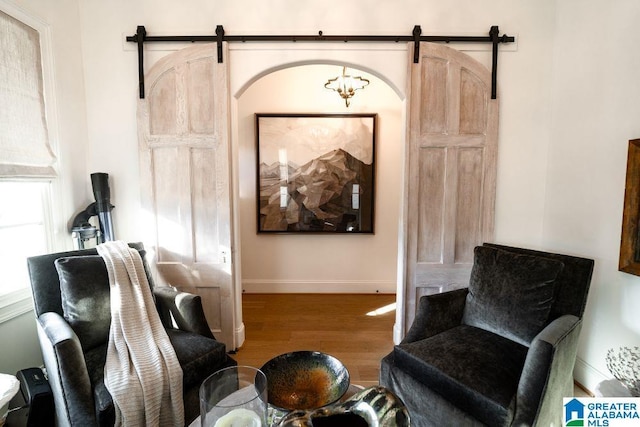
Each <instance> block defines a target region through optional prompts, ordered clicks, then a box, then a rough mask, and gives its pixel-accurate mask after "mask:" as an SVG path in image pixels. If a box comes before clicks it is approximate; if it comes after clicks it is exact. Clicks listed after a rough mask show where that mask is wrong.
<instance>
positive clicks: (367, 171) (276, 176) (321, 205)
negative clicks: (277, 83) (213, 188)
mask: <svg viewBox="0 0 640 427" xmlns="http://www.w3.org/2000/svg"><path fill="white" fill-rule="evenodd" d="M377 117H378V115H377V114H375V113H363V114H279V113H256V115H255V126H256V152H257V155H256V206H257V209H256V211H257V214H256V217H257V232H258V233H352V234H361V233H367V234H373V233H374V215H373V214H374V195H375V151H376V150H375V146H376V127H377V123H376V122H377Z"/></svg>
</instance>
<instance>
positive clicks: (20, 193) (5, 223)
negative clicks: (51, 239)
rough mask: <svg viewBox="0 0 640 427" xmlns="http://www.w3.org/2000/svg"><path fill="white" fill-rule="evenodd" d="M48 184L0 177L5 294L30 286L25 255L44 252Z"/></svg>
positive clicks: (0, 238)
mask: <svg viewBox="0 0 640 427" xmlns="http://www.w3.org/2000/svg"><path fill="white" fill-rule="evenodd" d="M47 190H48V184H45V183H41V182H19V181H18V182H11V181H0V200H2V201H9V203H2V204H1V205H0V271H2V276H3V277H2V288H1V289H0V295H5V294H8V293H11V292H14V291H17V290H19V289H23V288H27V287H28V286H29V277H28V275H27V269H26V268H25V266H26V261H25V260H26V258H27V257H29V256H32V255H35V254H42V253H46V252H47V249H48V247H49V244H48V237H47V236H48V233H47V229H48V227H47V218H48V216H49V211H50V210H49V209H48V201H47V199H48V197H47V196H48V191H47Z"/></svg>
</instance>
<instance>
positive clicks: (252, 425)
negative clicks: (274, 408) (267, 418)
mask: <svg viewBox="0 0 640 427" xmlns="http://www.w3.org/2000/svg"><path fill="white" fill-rule="evenodd" d="M261 426H262V422H261V421H260V417H259V416H258V414H256V413H255V412H253V411H252V410H250V409H244V408H239V409H234V410H233V411H230V412H229V413H227V414H225V415H224V416H223V417H221V418H219V419H218V421H216V424H215V425H214V427H261Z"/></svg>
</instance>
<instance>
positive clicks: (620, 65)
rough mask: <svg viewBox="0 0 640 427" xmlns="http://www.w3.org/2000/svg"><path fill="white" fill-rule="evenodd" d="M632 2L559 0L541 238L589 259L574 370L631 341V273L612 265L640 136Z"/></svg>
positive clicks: (583, 374) (585, 371)
mask: <svg viewBox="0 0 640 427" xmlns="http://www.w3.org/2000/svg"><path fill="white" fill-rule="evenodd" d="M639 17H640V4H639V3H638V2H636V1H633V0H627V1H615V2H606V1H596V0H589V1H578V0H570V1H563V2H558V14H557V29H556V38H555V42H554V51H555V55H554V68H553V86H552V88H553V109H552V117H553V123H552V126H551V132H552V142H551V145H550V147H549V172H548V179H547V197H546V202H545V215H544V235H543V242H544V246H545V247H548V248H554V249H557V250H559V251H565V252H569V253H576V254H581V255H585V256H588V257H592V258H594V259H595V261H596V264H595V273H594V277H593V282H592V287H591V292H590V295H589V301H588V304H587V310H586V314H585V319H584V327H583V332H582V340H581V344H580V349H579V360H578V363H577V366H576V376H577V378H578V379H579V380H580V381H581V382H583V384H585V385H586V386H587V387H588V388H589V389H591V390H593V389H594V387H595V385H596V384H597V383H598V382H599V381H601V380H602V379H604V378H609V377H611V374H610V373H609V371H608V370H607V367H606V364H605V356H606V352H607V349H609V348H612V347H613V348H617V347H620V346H631V347H633V346H637V345H638V344H639V341H640V322H639V321H638V319H639V318H638V306H639V305H640V278H638V277H636V276H633V275H629V274H626V273H622V272H619V271H618V255H619V249H620V232H621V227H622V208H623V203H624V187H625V174H626V161H627V147H628V141H629V140H630V139H635V138H639V137H640V79H639V78H638V69H640V55H638V54H637V50H638V48H637V47H638V45H640V28H639V27H638V25H637V22H638V18H639Z"/></svg>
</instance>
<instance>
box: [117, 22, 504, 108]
mask: <svg viewBox="0 0 640 427" xmlns="http://www.w3.org/2000/svg"><path fill="white" fill-rule="evenodd" d="M127 41H128V42H132V43H137V44H138V84H139V88H140V98H141V99H142V98H144V53H143V48H144V44H145V43H153V42H191V43H195V42H216V43H217V46H218V62H219V63H222V60H223V58H222V42H243V43H245V42H294V43H295V42H334V43H335V42H345V43H346V42H394V43H399V42H415V47H414V51H413V62H414V63H416V64H417V63H418V62H419V59H420V42H442V43H491V44H492V45H493V49H492V62H491V99H496V82H497V69H498V44H499V43H513V42H514V41H515V37H513V36H507V35H506V34H503V35H502V36H501V35H500V31H499V30H498V26H495V25H494V26H492V27H491V29H490V30H489V35H488V36H423V35H422V29H421V28H420V26H419V25H416V26H415V27H413V32H412V34H411V35H410V36H327V35H324V34H323V33H322V31H318V35H314V36H304V35H302V36H282V35H265V36H256V35H249V36H229V35H226V34H225V33H224V28H223V27H222V25H218V26H216V34H215V35H211V36H148V35H147V31H146V30H145V28H144V26H142V25H140V26H138V29H137V30H136V33H135V34H134V35H133V36H127Z"/></svg>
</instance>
